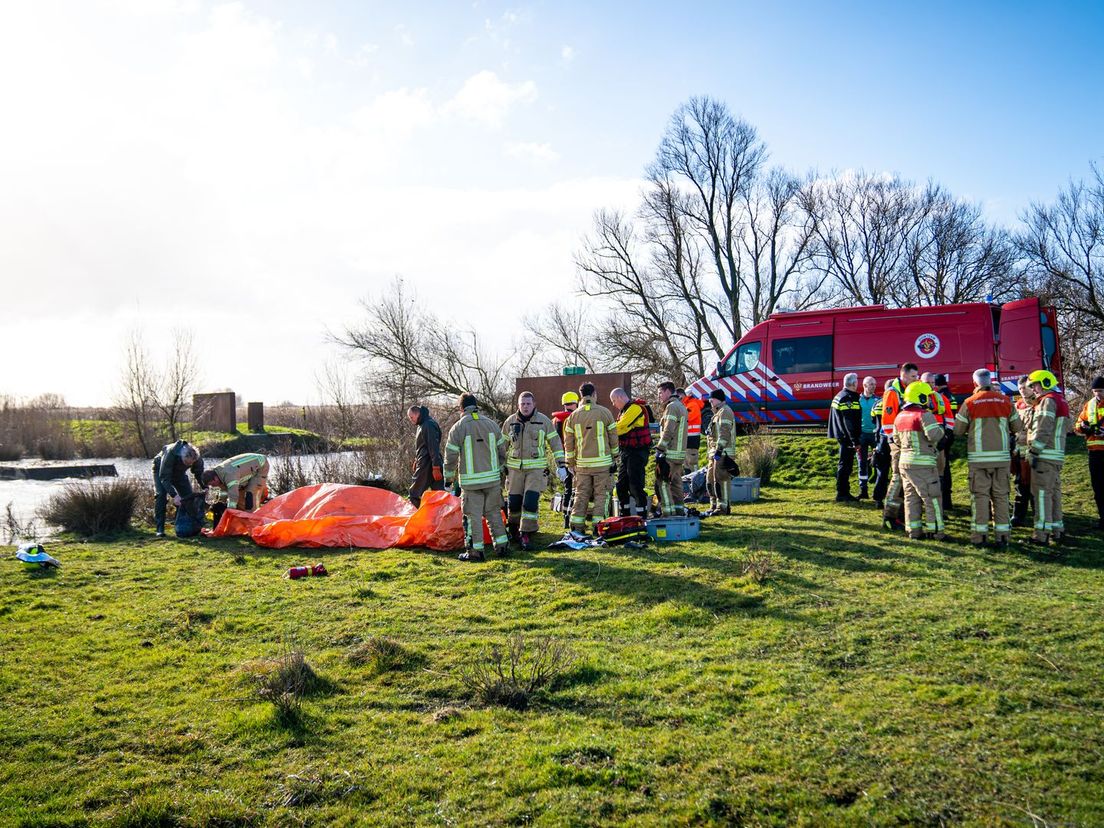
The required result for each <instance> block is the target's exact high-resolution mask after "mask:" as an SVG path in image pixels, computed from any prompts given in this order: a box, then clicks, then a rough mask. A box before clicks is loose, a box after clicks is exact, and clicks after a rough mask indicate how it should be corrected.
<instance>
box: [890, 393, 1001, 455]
mask: <svg viewBox="0 0 1104 828" xmlns="http://www.w3.org/2000/svg"><path fill="white" fill-rule="evenodd" d="M942 439H943V424H942V423H940V422H939V420H938V419H936V416H935V414H934V413H933V412H932V410H931V409H930V408H923V407H921V406H919V405H908V406H906V407H905V408H904V410H903V411H901V413H900V414H898V415H897V418H896V419H895V420H894V421H893V441H894V442H895V443H897V445H898V446H899V447H900V449H901V459H900V465H901V467H902V468H909V467H917V468H920V467H924V466H930V467H931V468H933V469H934V468H935V465H936V454H937V451H936V448H935V447H936V445H937V444H938V443H939V441H940V440H942ZM1005 462H1006V463H1007V462H1008V460H1007V458H1006V459H1005Z"/></svg>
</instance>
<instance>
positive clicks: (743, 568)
mask: <svg viewBox="0 0 1104 828" xmlns="http://www.w3.org/2000/svg"><path fill="white" fill-rule="evenodd" d="M777 569H778V558H777V557H775V555H774V553H773V552H771V551H769V550H768V551H764V550H761V549H749V550H748V553H747V555H746V556H745V557H744V559H743V560H742V561H741V562H740V572H741V573H742V574H744V575H746V576H747V577H748V579H749V580H751V581H753V582H754V583H757V584H759V583H762V582H763V581H765V580H766V579H767V578H769V577H770V576H771V575H773V574H774V572H775V571H776V570H777Z"/></svg>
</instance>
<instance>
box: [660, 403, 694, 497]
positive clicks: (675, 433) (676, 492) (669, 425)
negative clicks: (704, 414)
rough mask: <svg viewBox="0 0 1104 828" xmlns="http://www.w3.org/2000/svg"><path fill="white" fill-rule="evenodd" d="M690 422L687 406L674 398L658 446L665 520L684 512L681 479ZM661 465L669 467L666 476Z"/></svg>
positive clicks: (665, 416) (662, 422)
mask: <svg viewBox="0 0 1104 828" xmlns="http://www.w3.org/2000/svg"><path fill="white" fill-rule="evenodd" d="M689 419H690V418H689V414H688V412H687V409H686V406H684V405H683V404H682V403H681V402H680V401H679V398H678V397H675V396H672V397H671V399H669V400H668V401H667V407H666V408H665V409H664V411H663V417H662V419H661V420H660V426H659V427H660V433H659V442H658V443H656V496H657V497H658V498H659V510H660V512H661V513H662V514H663V515H665V516H666V515H673V514H675V513H676V512H678V511H679V510H681V509H682V503H683V493H682V475H683V471H684V469H685V468H686V451H687V448H688V446H689V440H690V428H689ZM699 422H700V421H699ZM661 465H665V466H666V469H667V470H666V472H664V471H663V470H662V469H661Z"/></svg>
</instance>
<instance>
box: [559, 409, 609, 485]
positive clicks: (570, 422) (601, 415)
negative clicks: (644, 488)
mask: <svg viewBox="0 0 1104 828" xmlns="http://www.w3.org/2000/svg"><path fill="white" fill-rule="evenodd" d="M617 453H618V447H617V421H616V420H614V419H613V413H612V412H611V411H610V410H609V409H608V408H606V407H605V406H604V405H598V403H596V402H594V400H592V399H591V398H590V397H583V398H582V399H581V400H580V401H579V407H578V408H576V409H575V410H574V411H572V412H571V416H570V417H568V418H567V420H566V421H565V422H564V455H565V457H566V459H567V465H568V466H570V467H571V468H572V469H596V470H600V471H608V470H609V467H610V466H612V465H613V458H615V457H616V456H617Z"/></svg>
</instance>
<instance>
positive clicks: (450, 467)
mask: <svg viewBox="0 0 1104 828" xmlns="http://www.w3.org/2000/svg"><path fill="white" fill-rule="evenodd" d="M505 466H506V441H505V439H504V438H503V436H502V432H501V431H500V430H499V428H498V424H497V423H495V421H494V420H492V419H490V418H489V417H484V416H482V415H481V414H480V413H479V412H478V411H477V410H476V406H474V405H469V406H467V407H466V408H465V409H464V416H463V417H461V418H460V420H459V421H458V422H457V423H456V425H454V426H453V427H452V428H451V429H449V433H448V439H447V441H446V443H445V467H444V478H445V482H446V484H449V485H451V483H452V479H453V478H454V477H456V476H458V477H459V483H460V502H461V505H462V507H463V511H464V517H466V518H467V519H468V526H467V532H468V541H469V543H470V544H471V548H472V551H474V552H476V553H478V554H480V555H482V554H483V519H484V518H486V519H487V523H488V524H489V525H490V527H491V537H492V538H493V540H494V545H495V548H498V547H504V546H505V545H506V543H507V540H508V539H507V537H506V527H505V525H504V524H503V522H502V471H503V469H504V468H505Z"/></svg>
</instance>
